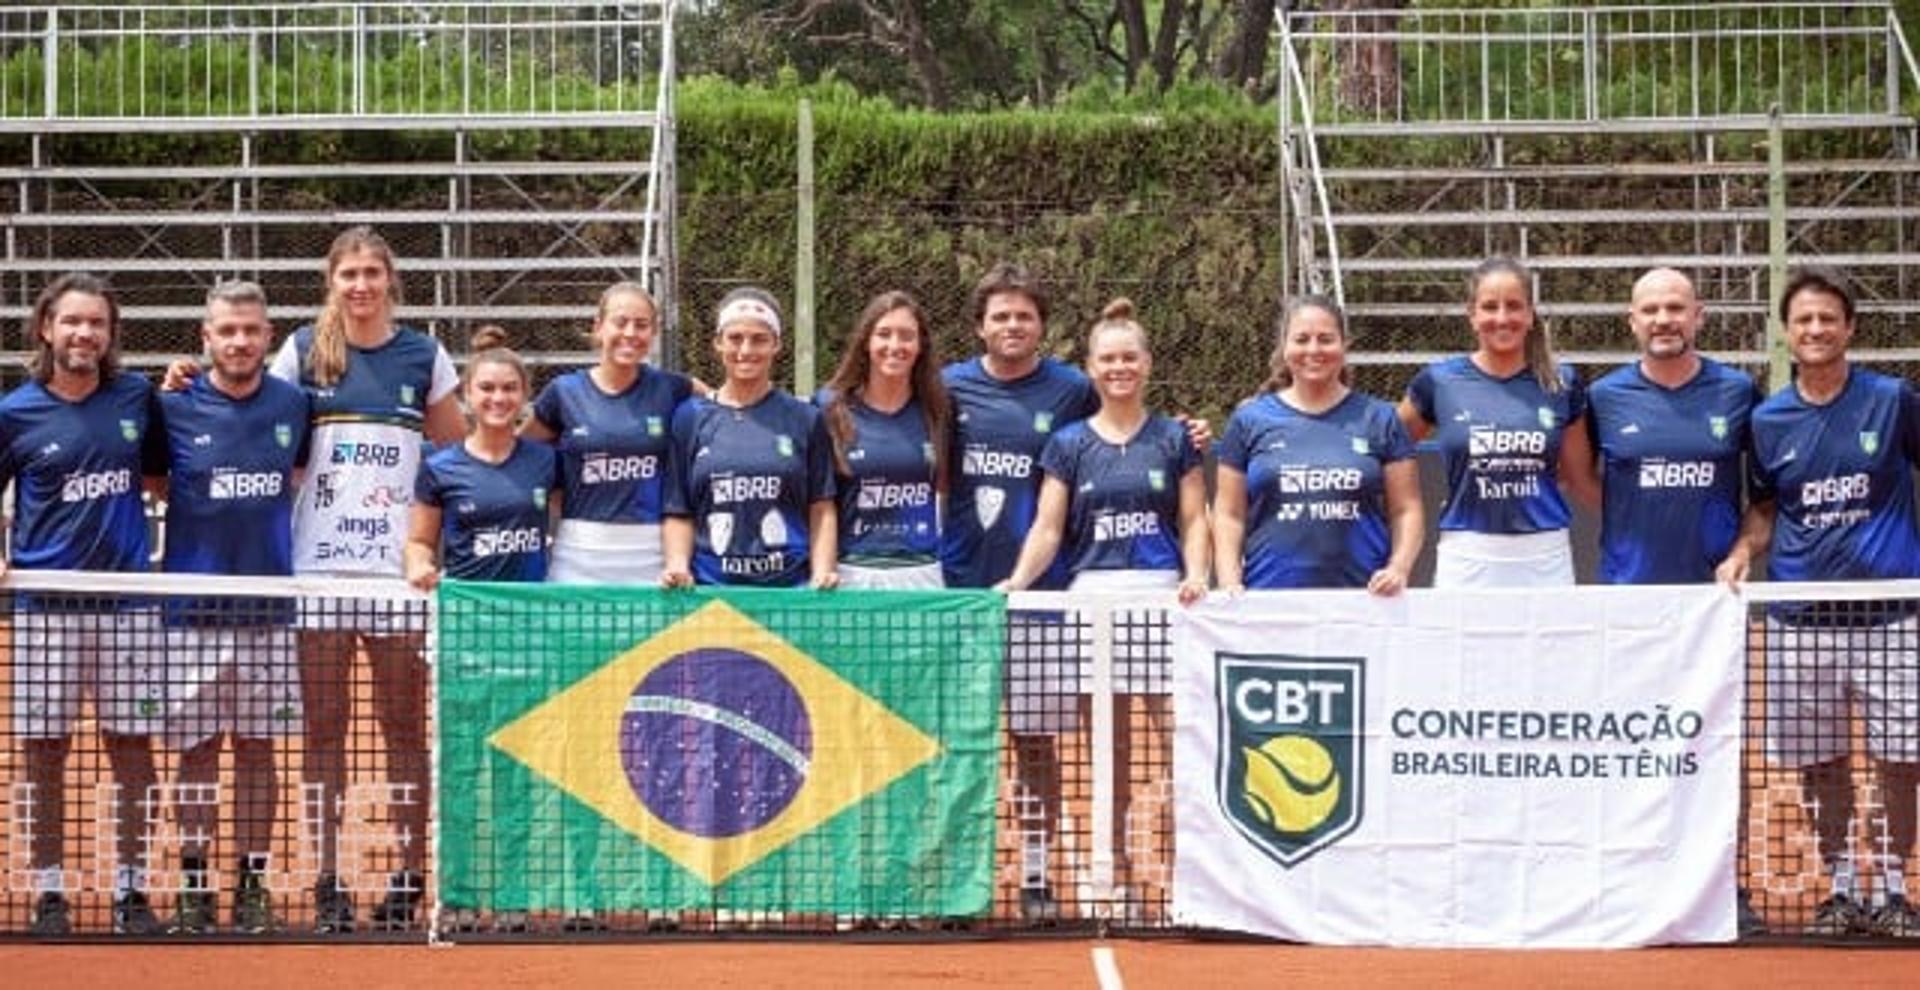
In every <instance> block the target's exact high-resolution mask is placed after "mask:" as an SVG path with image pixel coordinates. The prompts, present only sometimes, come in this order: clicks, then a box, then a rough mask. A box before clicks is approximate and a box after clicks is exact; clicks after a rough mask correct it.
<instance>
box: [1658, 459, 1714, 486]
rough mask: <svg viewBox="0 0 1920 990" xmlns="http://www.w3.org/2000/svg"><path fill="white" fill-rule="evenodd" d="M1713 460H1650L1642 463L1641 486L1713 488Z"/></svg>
mask: <svg viewBox="0 0 1920 990" xmlns="http://www.w3.org/2000/svg"><path fill="white" fill-rule="evenodd" d="M1713 479H1714V465H1713V462H1712V461H1663V460H1657V459H1656V460H1648V461H1642V462H1641V463H1640V487H1641V488H1712V487H1713Z"/></svg>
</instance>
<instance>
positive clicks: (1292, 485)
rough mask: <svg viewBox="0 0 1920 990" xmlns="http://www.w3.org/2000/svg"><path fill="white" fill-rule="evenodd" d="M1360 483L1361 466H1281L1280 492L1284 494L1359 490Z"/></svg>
mask: <svg viewBox="0 0 1920 990" xmlns="http://www.w3.org/2000/svg"><path fill="white" fill-rule="evenodd" d="M1360 484H1361V476H1360V469H1359V468H1310V467H1301V466H1296V465H1291V464H1289V465H1285V466H1282V467H1281V468H1280V492H1281V493H1282V494H1284V495H1311V494H1314V493H1316V492H1357V491H1359V490H1360Z"/></svg>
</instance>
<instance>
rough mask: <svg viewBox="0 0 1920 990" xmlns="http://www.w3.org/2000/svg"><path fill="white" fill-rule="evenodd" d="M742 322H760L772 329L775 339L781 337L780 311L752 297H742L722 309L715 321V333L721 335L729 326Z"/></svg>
mask: <svg viewBox="0 0 1920 990" xmlns="http://www.w3.org/2000/svg"><path fill="white" fill-rule="evenodd" d="M740 320H758V321H760V322H761V323H764V324H766V325H767V326H768V327H769V328H770V329H772V330H773V335H774V336H775V337H778V336H780V311H779V310H776V309H774V308H773V307H772V306H769V305H767V304H766V303H765V302H762V301H761V300H758V299H754V298H752V297H751V296H742V297H740V298H739V299H735V300H734V301H732V302H730V303H728V304H726V305H725V306H722V307H720V316H719V318H718V319H716V320H715V321H714V324H713V332H714V333H719V332H720V331H722V330H725V329H726V328H727V326H728V325H729V324H731V323H735V322H738V321H740Z"/></svg>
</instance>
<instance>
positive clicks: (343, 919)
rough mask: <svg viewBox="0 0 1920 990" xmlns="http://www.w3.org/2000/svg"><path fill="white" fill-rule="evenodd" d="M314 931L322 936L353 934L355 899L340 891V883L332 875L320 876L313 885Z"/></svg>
mask: <svg viewBox="0 0 1920 990" xmlns="http://www.w3.org/2000/svg"><path fill="white" fill-rule="evenodd" d="M313 930H314V931H316V932H319V933H320V934H322V935H350V934H352V933H353V898H352V897H349V896H347V892H346V891H344V890H341V889H340V881H339V879H338V878H337V877H335V876H334V875H333V874H331V873H322V874H320V880H319V882H318V883H315V884H314V885H313Z"/></svg>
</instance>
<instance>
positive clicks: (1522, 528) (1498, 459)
mask: <svg viewBox="0 0 1920 990" xmlns="http://www.w3.org/2000/svg"><path fill="white" fill-rule="evenodd" d="M1560 381H1561V384H1562V388H1561V389H1560V391H1559V392H1557V393H1553V394H1549V393H1548V392H1547V391H1546V390H1545V389H1543V388H1541V387H1540V383H1539V382H1537V381H1535V380H1534V377H1533V372H1532V371H1531V370H1526V369H1523V370H1521V371H1520V372H1519V373H1518V374H1515V375H1513V376H1512V377H1509V378H1495V377H1493V376H1492V375H1489V374H1487V373H1486V372H1484V371H1481V370H1480V368H1479V367H1478V366H1477V365H1475V364H1474V363H1473V359H1472V358H1470V357H1466V356H1461V357H1453V358H1447V359H1445V360H1441V361H1435V362H1434V363H1432V364H1430V365H1427V366H1426V367H1425V368H1422V369H1420V373H1419V374H1417V375H1415V376H1414V377H1413V383H1412V384H1410V385H1408V386H1407V398H1408V399H1409V400H1411V401H1412V403H1413V407H1414V408H1415V409H1416V410H1418V411H1419V413H1420V416H1421V418H1422V419H1425V420H1426V421H1427V422H1429V423H1432V424H1433V427H1434V430H1433V438H1434V440H1435V442H1436V443H1438V444H1439V447H1440V458H1441V460H1442V461H1443V462H1444V463H1445V464H1446V468H1447V501H1446V505H1445V507H1444V508H1443V509H1442V511H1441V513H1440V528H1441V529H1443V530H1448V529H1457V530H1468V531H1471V532H1476V533H1539V532H1546V531H1549V530H1556V529H1565V528H1567V522H1568V520H1569V519H1570V518H1571V514H1570V513H1569V512H1568V511H1567V503H1566V500H1565V499H1564V498H1562V497H1561V495H1560V486H1559V484H1558V482H1557V480H1556V472H1557V469H1558V467H1559V464H1560V442H1561V440H1562V438H1563V437H1564V436H1565V434H1566V429H1567V426H1568V424H1571V423H1573V422H1574V421H1576V420H1578V419H1579V418H1580V417H1581V416H1583V415H1585V414H1586V411H1587V397H1586V392H1585V390H1584V389H1582V388H1581V386H1580V380H1579V378H1578V377H1576V376H1575V375H1574V373H1573V369H1572V368H1569V367H1566V366H1564V365H1563V366H1562V367H1561V368H1560Z"/></svg>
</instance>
